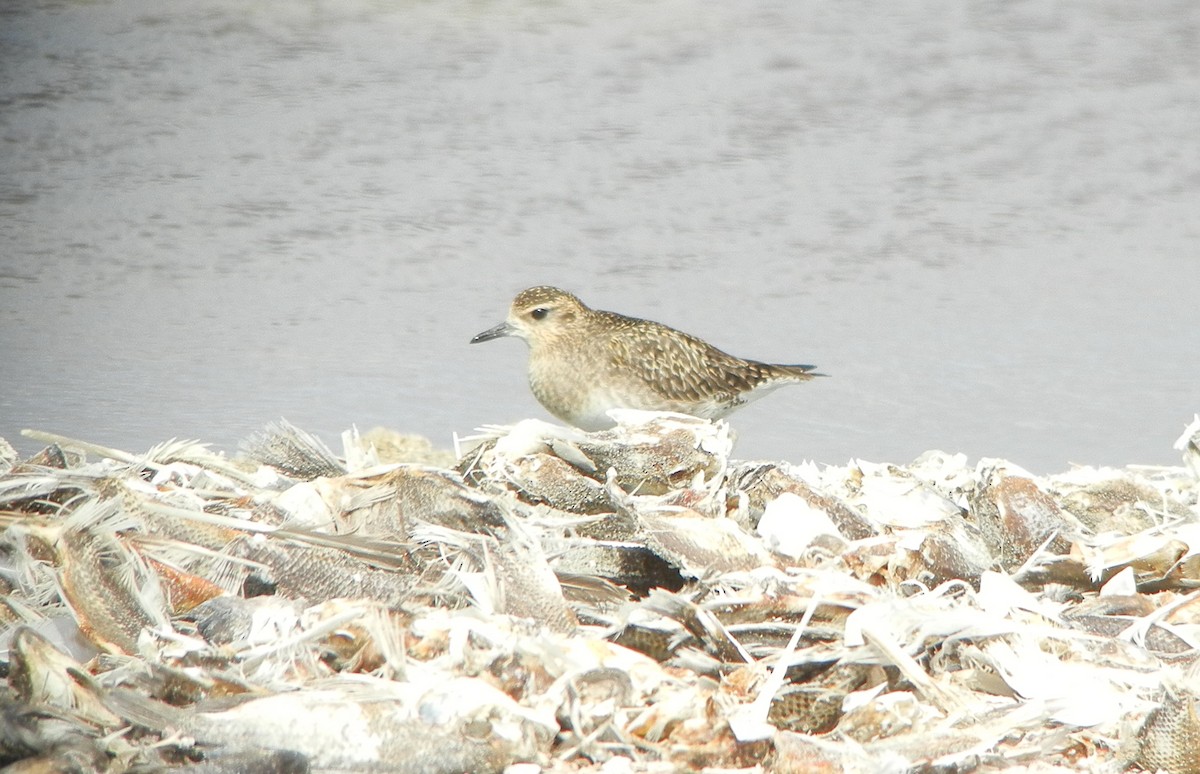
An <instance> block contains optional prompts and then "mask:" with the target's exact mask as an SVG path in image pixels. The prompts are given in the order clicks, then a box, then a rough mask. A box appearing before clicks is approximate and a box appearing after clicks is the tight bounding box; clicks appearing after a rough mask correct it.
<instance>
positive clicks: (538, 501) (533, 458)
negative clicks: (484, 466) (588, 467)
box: [505, 453, 616, 514]
mask: <svg viewBox="0 0 1200 774" xmlns="http://www.w3.org/2000/svg"><path fill="white" fill-rule="evenodd" d="M505 473H506V477H507V481H508V483H509V484H511V487H512V489H513V491H514V493H515V494H516V496H517V497H518V498H520V499H521V500H522V501H523V502H526V503H529V504H530V505H542V504H545V505H549V506H550V507H551V508H557V509H558V510H560V511H567V512H568V513H580V514H599V513H611V512H612V511H613V510H615V507H616V506H615V505H614V504H613V501H612V498H611V497H610V496H609V493H608V488H607V487H606V486H605V485H604V484H603V483H601V482H600V481H597V480H596V479H594V478H591V477H590V476H586V475H584V474H583V473H581V472H580V471H579V469H578V468H576V467H575V466H573V465H571V464H570V463H568V462H566V461H564V460H562V459H560V458H559V457H556V456H555V455H553V454H543V453H535V454H530V455H526V456H523V457H518V458H516V459H513V460H511V461H510V464H509V465H507V466H506V469H505Z"/></svg>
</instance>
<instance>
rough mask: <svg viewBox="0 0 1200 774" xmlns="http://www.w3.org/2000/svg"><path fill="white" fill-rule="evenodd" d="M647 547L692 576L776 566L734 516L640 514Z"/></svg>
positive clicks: (687, 513) (700, 576) (758, 542)
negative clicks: (728, 517)
mask: <svg viewBox="0 0 1200 774" xmlns="http://www.w3.org/2000/svg"><path fill="white" fill-rule="evenodd" d="M638 519H639V521H640V522H641V525H642V539H643V540H644V541H645V543H646V547H647V548H649V549H650V550H652V551H654V552H655V553H656V554H658V555H659V556H660V557H662V558H663V559H665V560H666V561H667V562H668V563H669V564H671V565H672V566H674V567H677V568H678V569H679V571H680V572H681V573H682V574H683V575H684V576H686V577H689V578H702V577H707V576H709V575H712V574H721V573H726V572H736V571H739V570H753V569H755V568H758V567H773V566H774V565H775V559H774V558H773V557H772V556H771V553H770V552H769V551H767V550H766V548H764V547H763V546H762V544H761V542H760V541H758V540H757V539H755V538H753V537H752V536H750V535H747V534H746V533H745V532H743V531H742V529H741V527H739V526H738V525H737V524H736V523H735V522H734V521H733V520H732V519H724V518H717V519H712V518H708V517H706V516H701V515H700V514H698V513H696V512H695V511H683V512H681V513H653V514H652V513H639V514H638Z"/></svg>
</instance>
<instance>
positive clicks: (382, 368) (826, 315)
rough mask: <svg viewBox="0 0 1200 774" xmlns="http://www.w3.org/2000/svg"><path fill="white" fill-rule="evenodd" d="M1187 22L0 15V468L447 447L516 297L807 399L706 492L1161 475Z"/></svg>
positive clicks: (603, 12) (1188, 222)
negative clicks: (268, 429) (47, 440)
mask: <svg viewBox="0 0 1200 774" xmlns="http://www.w3.org/2000/svg"><path fill="white" fill-rule="evenodd" d="M1197 127H1200V4H1197V3H1194V2H1192V0H1181V1H1179V2H1165V1H1162V0H1151V2H1144V3H1137V4H1129V3H1126V2H1118V1H1116V0H1078V1H1077V2H1067V3H1055V4H1042V3H1035V2H1016V3H1005V4H992V5H987V6H982V5H977V4H970V5H968V4H962V3H959V2H957V1H956V0H946V1H945V2H938V1H937V0H923V1H922V2H916V3H907V4H899V5H896V6H888V5H884V6H880V5H879V4H876V3H866V2H842V3H820V4H818V3H803V2H801V3H797V2H794V1H793V0H779V1H778V2H744V3H708V2H699V1H693V0H668V1H667V2H663V3H657V4H653V5H649V4H642V3H636V2H622V1H618V2H610V3H592V2H585V1H584V0H568V1H567V2H533V1H528V2H522V1H519V0H508V1H505V2H411V3H404V2H399V3H392V2H368V1H367V0H349V1H348V2H347V1H343V2H336V3H335V2H302V3H288V4H282V3H281V4H246V3H241V2H232V1H229V2H224V1H217V2H198V3H171V4H165V3H161V2H158V0H129V1H128V2H122V3H109V2H90V3H77V2H61V1H60V2H50V1H49V0H44V1H42V2H35V1H33V0H30V1H29V2H20V3H8V4H5V5H4V6H3V8H2V9H0V238H2V240H3V245H4V248H3V253H2V254H0V436H3V437H5V438H7V439H8V440H9V441H11V442H13V443H14V444H15V445H17V447H18V448H19V449H21V450H22V451H25V452H32V451H34V450H36V448H38V444H36V443H33V442H31V441H28V440H26V439H22V438H19V437H18V433H19V430H20V429H21V428H23V427H35V428H38V429H44V430H50V431H55V432H60V433H64V434H67V435H72V436H75V437H81V438H84V439H87V440H91V441H95V442H98V443H105V444H109V445H112V446H117V447H120V448H125V449H129V450H132V451H140V450H144V449H146V448H148V447H149V446H151V445H152V444H154V443H156V442H159V441H162V440H165V439H167V438H170V437H173V436H176V437H190V438H198V439H201V440H204V441H209V442H212V443H213V444H214V445H216V446H217V447H218V448H225V449H233V448H235V447H236V443H237V440H238V439H239V438H241V437H244V436H245V435H246V434H248V433H250V432H252V431H254V430H256V429H258V428H260V427H261V426H262V425H264V424H265V423H266V422H268V421H270V420H272V419H274V418H276V417H279V416H284V417H287V418H288V419H289V420H291V421H292V422H294V423H296V424H298V425H300V426H302V427H305V428H307V429H309V430H312V431H314V432H316V433H317V434H319V435H321V436H322V437H323V438H325V439H326V440H327V441H328V442H330V443H331V444H333V445H334V446H335V448H336V446H337V443H336V441H337V435H338V433H339V432H340V431H341V430H343V429H344V428H346V427H349V426H350V425H351V424H357V425H358V426H359V427H360V428H362V429H367V428H369V427H372V426H374V425H379V424H382V425H387V426H389V427H393V428H396V429H399V430H402V431H407V432H416V433H421V434H424V435H427V436H429V437H430V438H432V439H433V440H434V441H435V442H436V443H437V444H439V445H443V446H448V445H449V444H450V442H451V438H452V435H453V434H454V433H456V432H457V433H460V434H464V433H469V432H470V431H471V430H472V428H474V427H476V426H478V425H480V424H483V423H502V422H509V421H513V420H516V419H519V418H522V417H526V416H539V417H545V414H544V412H543V411H542V410H541V409H540V407H539V406H538V405H537V404H536V403H535V402H534V400H533V398H532V397H531V396H530V395H529V392H528V389H527V388H526V386H525V383H524V365H525V353H524V351H523V350H524V348H523V345H521V344H520V343H519V342H517V341H514V340H506V341H500V342H494V343H490V344H485V345H480V346H475V347H472V346H468V344H467V341H468V340H469V339H470V337H471V336H472V335H473V334H475V333H477V332H479V331H481V330H483V329H484V328H486V327H490V326H491V325H492V324H494V323H496V322H498V321H499V320H500V319H502V317H503V315H504V312H505V309H506V307H507V304H508V301H509V300H510V298H511V296H512V295H513V294H514V293H515V292H516V291H517V290H519V289H521V288H523V287H525V286H528V285H532V284H540V283H550V284H557V285H560V286H563V287H566V288H568V289H571V290H573V291H575V292H577V293H578V294H579V295H580V296H581V297H582V298H583V299H584V300H585V301H586V302H588V303H589V304H591V305H593V306H597V307H599V308H606V309H613V310H616V311H621V312H625V313H628V314H634V315H638V316H642V317H649V318H651V319H656V320H659V321H662V322H665V323H668V324H671V325H674V326H676V327H678V328H681V329H683V330H686V331H689V332H691V333H695V334H697V335H700V336H702V337H704V338H707V339H708V340H710V341H712V342H713V343H715V344H717V345H718V346H720V347H722V348H724V349H727V350H729V351H731V352H734V353H736V354H739V355H743V356H746V357H753V358H757V359H765V360H775V361H782V362H810V363H817V364H819V365H820V367H821V370H823V371H825V372H827V373H830V374H832V375H833V378H832V379H828V380H821V381H820V382H817V383H813V384H809V385H804V386H801V387H797V388H791V389H787V390H781V391H779V392H776V393H774V394H772V395H770V396H769V397H767V398H765V399H764V400H762V401H760V402H759V403H757V404H754V405H752V406H750V407H748V408H747V409H745V410H743V411H742V412H740V413H739V414H736V415H735V416H734V420H733V424H734V426H735V428H736V430H737V432H738V436H739V441H738V449H737V452H738V456H741V457H750V458H754V457H762V458H777V459H779V458H782V459H789V460H793V461H798V460H800V459H805V458H810V459H816V460H819V461H823V462H829V463H843V462H844V461H845V460H847V459H849V458H851V457H863V458H867V459H874V460H889V461H896V462H906V461H908V460H910V459H912V458H913V457H914V456H916V455H917V454H919V453H921V452H922V451H924V450H926V449H930V448H941V449H944V450H947V451H962V452H965V453H967V454H968V455H970V456H971V457H972V458H978V457H982V456H1000V457H1006V458H1009V459H1011V460H1013V461H1015V462H1018V463H1019V464H1022V465H1025V466H1026V467H1029V468H1031V469H1033V470H1035V471H1037V472H1056V471H1058V470H1061V469H1064V468H1065V467H1066V466H1067V464H1068V463H1069V462H1079V463H1089V464H1126V463H1167V464H1171V463H1175V462H1176V461H1177V460H1178V456H1177V453H1176V452H1175V451H1173V450H1172V449H1171V448H1170V446H1171V442H1172V441H1173V440H1174V439H1175V437H1176V436H1177V435H1178V434H1179V432H1180V431H1181V430H1182V428H1183V426H1184V424H1185V423H1186V422H1187V421H1188V420H1190V419H1191V416H1192V414H1193V413H1194V412H1197V411H1200V358H1198V357H1197V353H1200V302H1198V301H1197V296H1198V293H1200V255H1198V253H1200V139H1198V138H1200V132H1198V131H1197Z"/></svg>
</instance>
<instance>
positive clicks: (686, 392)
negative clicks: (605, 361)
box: [612, 321, 768, 403]
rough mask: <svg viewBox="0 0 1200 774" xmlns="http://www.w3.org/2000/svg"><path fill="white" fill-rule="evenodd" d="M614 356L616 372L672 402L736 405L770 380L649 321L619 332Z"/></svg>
mask: <svg viewBox="0 0 1200 774" xmlns="http://www.w3.org/2000/svg"><path fill="white" fill-rule="evenodd" d="M612 353H613V358H612V364H613V367H614V368H616V369H618V370H619V371H621V372H622V373H623V374H625V375H636V376H637V378H640V379H642V380H643V381H645V382H647V383H651V386H652V387H653V388H654V390H655V391H657V392H658V393H659V394H660V395H662V396H663V397H664V398H666V399H668V400H676V401H681V402H693V403H695V402H701V401H706V400H711V399H719V400H733V399H735V398H736V397H737V396H738V395H741V394H742V393H745V392H748V391H749V390H752V389H754V388H755V387H756V386H758V385H759V384H760V383H762V382H763V381H764V380H766V379H767V378H768V374H767V372H766V371H764V370H762V368H761V364H759V363H748V362H746V361H743V360H739V359H738V358H736V357H734V356H732V355H730V354H728V353H725V352H722V351H721V350H719V349H717V348H716V347H713V346H711V345H709V344H706V343H705V342H703V341H701V340H700V339H697V338H696V337H694V336H689V335H687V334H686V333H681V332H679V331H676V330H674V329H671V328H667V327H666V326H662V325H658V324H657V323H650V322H648V321H645V322H641V324H639V325H637V326H631V327H628V328H623V329H621V330H618V331H615V332H614V333H613V338H612Z"/></svg>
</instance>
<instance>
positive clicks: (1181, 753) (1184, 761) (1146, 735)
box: [1132, 688, 1200, 774]
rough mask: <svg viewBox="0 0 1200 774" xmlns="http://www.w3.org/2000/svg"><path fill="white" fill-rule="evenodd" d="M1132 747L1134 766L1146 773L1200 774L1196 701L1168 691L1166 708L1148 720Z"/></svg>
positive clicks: (1199, 718)
mask: <svg viewBox="0 0 1200 774" xmlns="http://www.w3.org/2000/svg"><path fill="white" fill-rule="evenodd" d="M1132 746H1133V748H1134V752H1133V755H1132V762H1133V763H1135V764H1136V765H1137V766H1138V767H1140V768H1141V769H1143V770H1144V771H1165V772H1169V773H1170V774H1200V714H1198V713H1197V711H1196V697H1195V696H1194V695H1192V694H1191V693H1190V692H1188V691H1186V690H1181V689H1179V688H1176V689H1167V690H1166V691H1165V692H1164V696H1163V701H1162V704H1161V705H1160V706H1158V707H1156V708H1155V709H1154V710H1152V711H1151V712H1150V714H1149V715H1147V716H1146V721H1145V722H1144V723H1143V724H1142V726H1141V728H1139V729H1138V731H1137V734H1136V737H1135V739H1134V740H1133V743H1132Z"/></svg>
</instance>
